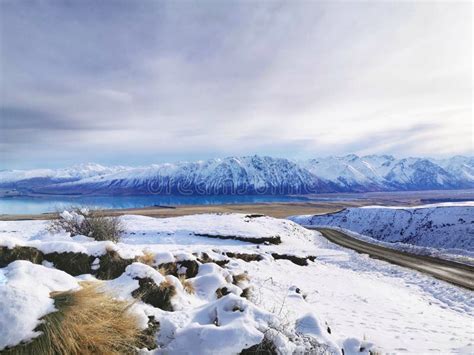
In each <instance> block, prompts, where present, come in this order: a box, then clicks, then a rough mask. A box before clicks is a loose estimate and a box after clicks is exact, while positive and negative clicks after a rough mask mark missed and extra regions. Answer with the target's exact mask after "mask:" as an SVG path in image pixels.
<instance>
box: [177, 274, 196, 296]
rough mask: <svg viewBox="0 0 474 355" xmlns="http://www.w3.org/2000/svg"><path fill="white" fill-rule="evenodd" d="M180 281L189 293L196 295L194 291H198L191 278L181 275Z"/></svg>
mask: <svg viewBox="0 0 474 355" xmlns="http://www.w3.org/2000/svg"><path fill="white" fill-rule="evenodd" d="M179 281H180V282H181V285H183V289H184V291H186V292H187V293H189V294H191V295H194V293H196V289H195V288H194V284H193V283H192V282H191V281H190V280H188V279H186V275H180V276H179Z"/></svg>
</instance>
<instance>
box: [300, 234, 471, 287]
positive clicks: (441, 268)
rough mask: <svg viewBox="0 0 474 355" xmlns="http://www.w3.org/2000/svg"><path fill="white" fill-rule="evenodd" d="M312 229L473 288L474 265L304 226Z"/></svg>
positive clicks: (374, 255) (349, 245)
mask: <svg viewBox="0 0 474 355" xmlns="http://www.w3.org/2000/svg"><path fill="white" fill-rule="evenodd" d="M306 228H308V229H314V230H317V231H319V232H321V234H322V235H323V236H324V237H325V238H326V239H328V240H329V241H331V242H333V243H336V244H338V245H340V246H343V247H346V248H350V249H353V250H355V251H357V252H359V253H364V254H368V255H369V256H370V257H372V258H375V259H380V260H384V261H388V262H390V263H392V264H396V265H399V266H404V267H408V268H410V269H413V270H417V271H420V272H423V273H425V274H428V275H431V276H434V277H436V278H437V279H440V280H443V281H446V282H449V283H452V284H453V285H456V286H461V287H464V288H467V289H469V290H474V267H472V266H469V265H465V264H461V263H457V262H454V261H449V260H444V259H438V258H434V257H430V256H423V255H416V254H410V253H406V252H402V251H398V250H394V249H389V248H385V247H382V246H379V245H375V244H371V243H367V242H364V241H361V240H358V239H356V238H353V237H351V236H349V235H347V234H345V233H342V232H340V231H338V230H334V229H328V228H317V227H306Z"/></svg>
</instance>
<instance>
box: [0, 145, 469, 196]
mask: <svg viewBox="0 0 474 355" xmlns="http://www.w3.org/2000/svg"><path fill="white" fill-rule="evenodd" d="M0 187H2V188H15V189H18V190H19V191H21V192H23V193H26V194H28V193H30V192H35V193H49V194H54V193H58V194H59V193H61V194H62V193H77V194H85V193H86V194H87V193H94V194H148V193H168V194H209V195H213V194H235V193H240V194H305V193H321V192H357V191H395V190H427V189H463V188H474V158H472V157H462V156H455V157H453V158H451V159H439V160H435V159H426V158H413V157H411V158H404V159H396V158H395V157H393V156H391V155H366V156H362V157H360V156H358V155H356V154H349V155H346V156H342V157H334V156H331V157H327V158H315V159H309V160H306V161H298V162H296V161H291V160H288V159H284V158H272V157H269V156H259V155H253V156H243V157H233V156H231V157H226V158H221V159H210V160H201V161H197V162H178V163H174V164H172V163H163V164H153V165H150V166H148V167H139V168H130V167H122V166H116V167H105V166H102V165H100V164H95V163H86V164H78V165H75V166H73V167H70V168H65V169H56V170H54V169H36V170H23V171H19V170H16V171H2V172H0Z"/></svg>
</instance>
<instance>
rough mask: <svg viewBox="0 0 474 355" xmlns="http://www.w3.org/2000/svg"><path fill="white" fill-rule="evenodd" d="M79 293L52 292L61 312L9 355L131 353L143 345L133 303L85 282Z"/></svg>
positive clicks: (44, 323) (44, 319)
mask: <svg viewBox="0 0 474 355" xmlns="http://www.w3.org/2000/svg"><path fill="white" fill-rule="evenodd" d="M82 287H83V288H82V289H81V290H79V291H76V292H71V291H68V292H57V293H52V294H51V296H52V297H53V298H54V301H55V306H56V308H57V309H58V311H57V312H54V313H50V314H48V315H47V316H45V317H44V318H43V323H42V324H41V325H40V326H39V327H38V330H40V331H42V332H43V334H42V335H40V336H39V337H37V338H35V339H34V340H33V341H32V342H30V343H27V344H24V345H19V346H16V347H14V348H12V349H9V350H7V351H6V353H8V354H45V355H53V354H54V355H56V354H71V355H78V354H124V353H126V354H131V353H136V348H137V347H140V346H141V344H140V343H141V342H140V337H141V335H142V332H141V330H140V329H139V327H138V319H137V318H136V317H135V316H134V315H132V314H130V313H129V312H128V310H129V307H130V303H127V302H124V301H119V300H116V299H114V298H113V297H112V296H111V295H109V294H107V293H105V292H103V291H101V290H100V289H98V284H97V283H83V284H82Z"/></svg>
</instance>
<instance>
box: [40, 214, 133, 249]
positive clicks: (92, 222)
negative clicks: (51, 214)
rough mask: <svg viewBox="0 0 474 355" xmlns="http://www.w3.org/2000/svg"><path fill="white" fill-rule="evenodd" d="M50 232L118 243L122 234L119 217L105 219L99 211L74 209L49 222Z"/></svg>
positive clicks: (122, 229)
mask: <svg viewBox="0 0 474 355" xmlns="http://www.w3.org/2000/svg"><path fill="white" fill-rule="evenodd" d="M49 229H50V231H53V232H59V231H64V232H68V233H70V234H71V236H72V237H73V236H76V235H84V236H86V237H90V238H93V239H95V240H98V241H103V240H110V241H113V242H118V241H119V239H120V236H121V235H122V233H123V232H124V228H123V226H122V223H121V221H120V218H119V217H107V216H105V215H104V214H103V213H102V212H100V211H95V210H89V209H84V208H74V209H72V210H71V211H64V212H61V213H60V214H59V218H58V219H54V220H52V221H51V223H50V226H49Z"/></svg>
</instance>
